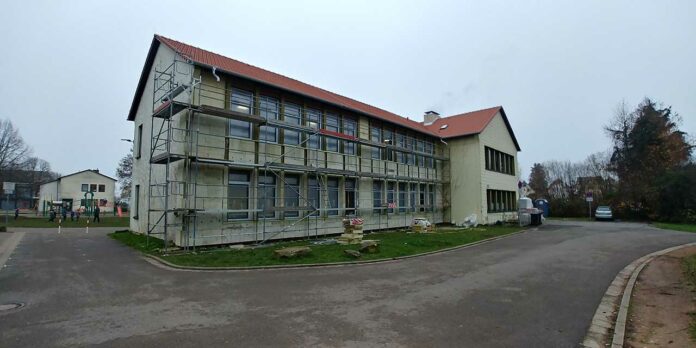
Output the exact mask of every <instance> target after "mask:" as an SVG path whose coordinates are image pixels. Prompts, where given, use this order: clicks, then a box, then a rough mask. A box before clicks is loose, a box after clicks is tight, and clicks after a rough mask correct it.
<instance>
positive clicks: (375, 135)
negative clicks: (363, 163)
mask: <svg viewBox="0 0 696 348" xmlns="http://www.w3.org/2000/svg"><path fill="white" fill-rule="evenodd" d="M370 140H371V141H372V142H373V143H378V144H381V143H382V130H381V129H380V128H379V126H376V125H373V126H371V127H370ZM381 150H382V149H380V148H379V147H376V146H373V147H372V159H382V151H381Z"/></svg>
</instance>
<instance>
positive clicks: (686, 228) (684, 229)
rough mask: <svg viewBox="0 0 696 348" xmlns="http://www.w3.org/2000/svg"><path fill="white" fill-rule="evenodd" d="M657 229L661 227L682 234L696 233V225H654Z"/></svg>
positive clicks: (657, 223)
mask: <svg viewBox="0 0 696 348" xmlns="http://www.w3.org/2000/svg"><path fill="white" fill-rule="evenodd" d="M653 225H654V226H655V227H659V228H662V229H665V230H675V231H682V232H696V224H671V223H666V222H656V223H654V224H653Z"/></svg>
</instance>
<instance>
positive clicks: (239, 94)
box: [229, 88, 254, 138]
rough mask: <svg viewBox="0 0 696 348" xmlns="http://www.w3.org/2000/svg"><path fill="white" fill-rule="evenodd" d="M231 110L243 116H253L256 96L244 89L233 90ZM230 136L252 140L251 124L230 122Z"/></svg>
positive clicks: (238, 121)
mask: <svg viewBox="0 0 696 348" xmlns="http://www.w3.org/2000/svg"><path fill="white" fill-rule="evenodd" d="M230 109H231V110H233V111H236V112H240V113H243V114H253V113H254V111H253V109H254V94H253V93H252V92H249V91H245V90H243V89H238V88H232V90H231V91H230ZM229 122H230V135H231V136H235V137H242V138H251V123H249V122H245V121H240V120H230V121H229Z"/></svg>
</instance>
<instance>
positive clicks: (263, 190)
mask: <svg viewBox="0 0 696 348" xmlns="http://www.w3.org/2000/svg"><path fill="white" fill-rule="evenodd" d="M258 195H259V196H258V197H257V202H258V204H257V209H259V210H261V212H260V213H259V217H260V218H274V217H275V210H274V209H273V208H275V207H276V204H275V202H276V199H275V198H276V177H275V175H274V174H273V173H266V175H263V174H259V189H258Z"/></svg>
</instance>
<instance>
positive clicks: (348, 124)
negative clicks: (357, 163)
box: [343, 118, 358, 155]
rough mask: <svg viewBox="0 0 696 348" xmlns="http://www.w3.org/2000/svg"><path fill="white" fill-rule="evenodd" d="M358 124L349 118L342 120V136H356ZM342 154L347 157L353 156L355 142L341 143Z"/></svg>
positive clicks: (345, 141) (346, 141)
mask: <svg viewBox="0 0 696 348" xmlns="http://www.w3.org/2000/svg"><path fill="white" fill-rule="evenodd" d="M357 128H358V124H357V122H355V120H353V119H350V118H344V119H343V134H345V135H350V136H353V137H355V136H357ZM343 153H345V154H348V155H355V142H353V141H350V140H344V141H343Z"/></svg>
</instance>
